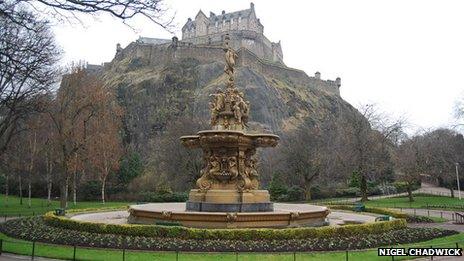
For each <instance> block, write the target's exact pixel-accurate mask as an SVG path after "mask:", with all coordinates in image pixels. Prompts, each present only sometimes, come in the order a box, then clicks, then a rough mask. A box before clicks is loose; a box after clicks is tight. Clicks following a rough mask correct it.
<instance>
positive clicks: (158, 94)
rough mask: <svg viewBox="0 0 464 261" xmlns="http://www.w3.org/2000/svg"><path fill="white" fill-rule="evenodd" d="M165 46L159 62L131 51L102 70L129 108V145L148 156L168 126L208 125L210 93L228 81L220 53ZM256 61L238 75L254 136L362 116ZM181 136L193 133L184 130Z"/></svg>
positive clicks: (328, 95) (307, 83) (305, 81)
mask: <svg viewBox="0 0 464 261" xmlns="http://www.w3.org/2000/svg"><path fill="white" fill-rule="evenodd" d="M163 48H165V49H166V50H165V51H163V50H162V49H161V50H157V52H156V53H157V55H158V57H159V59H158V58H157V57H156V56H153V52H151V51H150V53H145V54H140V53H138V54H136V52H135V51H134V50H129V49H130V48H129V49H128V50H127V51H126V52H125V53H123V54H118V55H117V56H116V58H115V59H114V60H113V61H112V62H111V63H109V64H108V65H106V66H105V70H104V72H103V77H104V79H105V81H106V83H107V84H108V85H110V86H112V87H113V88H115V89H116V90H117V92H118V97H119V99H120V101H121V103H122V104H123V106H124V107H125V108H126V116H125V134H126V135H125V141H126V142H127V143H128V144H130V145H131V146H133V147H134V148H136V149H137V150H138V151H140V152H141V154H142V155H143V156H145V157H147V156H149V154H150V153H153V149H150V146H149V144H151V143H152V141H153V139H156V137H158V138H159V137H163V135H165V134H166V133H165V130H166V126H167V125H168V124H172V123H175V122H176V121H181V120H185V119H190V120H194V121H201V124H200V125H199V126H204V127H205V128H206V127H208V126H207V125H208V124H207V123H208V121H209V109H208V102H209V94H211V93H213V92H214V91H215V90H216V89H217V88H224V86H225V82H226V76H224V74H223V68H224V62H223V59H216V58H217V55H218V53H217V50H214V53H213V52H212V54H211V57H214V59H208V57H204V56H205V54H206V56H208V55H207V54H208V52H207V51H205V50H202V54H203V55H202V56H201V57H199V56H196V55H190V57H189V55H182V56H180V55H176V50H174V51H173V50H171V49H170V47H169V46H167V47H163ZM239 55H240V53H239ZM166 57H168V58H166ZM239 59H240V58H239ZM247 59H255V58H253V57H252V56H248V58H247ZM253 62H254V61H252V60H248V61H241V63H239V66H238V68H237V74H236V85H237V87H238V88H239V89H240V90H242V91H243V92H244V93H245V96H246V98H247V99H248V100H249V101H250V103H251V112H250V113H251V114H250V121H251V122H250V124H249V125H250V127H249V131H250V132H252V131H258V130H259V131H266V130H267V131H270V132H273V133H276V134H281V133H283V132H287V131H290V130H292V129H295V128H296V127H298V126H299V125H300V124H301V123H302V121H303V120H304V119H306V118H307V117H310V118H311V120H312V121H314V122H318V121H321V120H323V119H324V118H325V117H330V116H340V117H344V115H359V113H358V112H357V110H356V109H354V108H353V107H352V106H351V105H350V104H348V103H347V102H346V101H344V100H343V99H342V98H341V97H340V96H339V95H338V94H337V93H334V92H331V91H325V90H324V89H321V88H319V86H317V85H316V84H317V82H315V81H314V80H312V79H311V77H307V76H306V77H307V79H306V78H305V77H300V78H299V79H298V80H296V78H295V77H294V76H293V75H292V74H290V73H287V71H286V70H285V69H282V71H279V68H277V67H276V68H273V69H272V71H270V70H260V69H257V67H256V66H251V65H252V64H253ZM292 70H294V69H292ZM295 71H297V70H295ZM300 72H301V71H300ZM298 77H299V76H298ZM359 117H361V116H360V115H359ZM195 125H196V126H198V123H197V122H195ZM205 125H206V126H205ZM197 131H198V130H197ZM181 132H182V131H181ZM181 134H194V133H192V130H187V129H185V133H181ZM155 153H156V152H155Z"/></svg>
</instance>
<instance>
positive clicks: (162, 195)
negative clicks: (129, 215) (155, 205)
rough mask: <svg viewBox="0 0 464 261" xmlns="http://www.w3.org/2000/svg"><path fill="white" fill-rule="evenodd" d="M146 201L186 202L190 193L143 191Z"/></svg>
mask: <svg viewBox="0 0 464 261" xmlns="http://www.w3.org/2000/svg"><path fill="white" fill-rule="evenodd" d="M141 198H142V201H144V202H185V201H187V199H188V195H187V193H185V192H145V193H141Z"/></svg>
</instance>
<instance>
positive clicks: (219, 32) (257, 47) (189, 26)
mask: <svg viewBox="0 0 464 261" xmlns="http://www.w3.org/2000/svg"><path fill="white" fill-rule="evenodd" d="M263 32H264V26H263V25H262V24H261V21H260V19H259V18H258V17H257V16H256V12H255V5H254V4H253V3H250V8H249V9H245V10H240V11H235V12H231V13H227V12H226V11H225V10H223V11H222V12H221V13H220V14H218V15H216V14H215V13H213V12H210V13H209V17H208V16H206V15H205V14H204V13H203V11H201V10H200V11H198V13H197V15H196V16H195V19H193V20H192V19H191V18H188V19H187V22H186V23H185V25H184V26H183V27H182V41H183V42H188V43H192V44H197V45H213V46H219V45H221V44H222V42H223V39H224V36H225V35H226V34H228V35H230V45H231V47H232V48H234V49H236V50H238V49H240V48H246V49H248V50H249V51H251V52H252V53H254V54H255V55H256V56H258V57H259V58H261V59H265V60H268V61H273V62H277V63H282V64H283V53H282V47H281V43H280V41H279V42H277V43H274V42H271V41H269V39H267V37H266V36H265V35H264V33H263Z"/></svg>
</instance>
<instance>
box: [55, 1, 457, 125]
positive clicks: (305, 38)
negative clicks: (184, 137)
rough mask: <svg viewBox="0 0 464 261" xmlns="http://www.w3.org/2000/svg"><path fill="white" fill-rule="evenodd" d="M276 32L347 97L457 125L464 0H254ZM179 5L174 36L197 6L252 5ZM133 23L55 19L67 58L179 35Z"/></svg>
mask: <svg viewBox="0 0 464 261" xmlns="http://www.w3.org/2000/svg"><path fill="white" fill-rule="evenodd" d="M253 2H254V3H255V10H256V13H257V16H258V18H260V19H261V23H262V24H263V25H264V34H265V35H266V36H267V37H268V38H269V39H270V40H271V41H279V40H281V41H282V49H283V54H284V62H285V64H286V65H287V66H290V67H294V68H298V69H302V70H304V71H305V72H306V73H307V74H308V75H310V76H312V75H314V73H315V72H316V71H320V72H321V74H322V78H323V79H331V80H334V79H335V78H336V77H341V79H342V87H341V96H342V97H343V98H344V99H345V100H347V101H348V102H350V103H351V104H352V105H354V106H358V105H359V104H366V103H375V104H377V105H378V106H379V108H381V110H383V111H385V112H388V113H389V114H391V115H392V116H393V117H399V116H404V117H406V118H407V119H408V121H409V123H410V132H412V131H413V130H417V129H421V128H433V127H441V126H450V125H453V123H454V120H453V107H454V104H455V101H456V100H457V99H458V98H459V97H464V84H463V80H464V77H463V76H464V74H463V72H464V1H438V0H437V1H425V0H418V1H411V0H409V1H404V0H402V1H392V0H389V1H372V0H365V1H353V0H350V1H346V0H340V1H335V0H333V1H331V0H320V1H298V0H286V1H270V0H254V1H253ZM165 3H166V5H167V6H168V7H170V8H171V11H172V12H173V13H174V12H175V13H176V14H175V23H176V24H177V27H176V31H175V35H177V36H178V37H179V38H181V31H180V29H181V27H182V26H183V24H184V23H185V22H186V21H187V18H188V17H192V18H194V17H195V15H196V14H197V12H198V10H200V9H201V10H202V11H203V12H204V13H205V14H207V15H209V12H210V11H212V12H214V13H216V14H218V13H220V12H221V11H222V10H225V11H226V12H231V11H237V10H242V9H247V8H249V5H250V1H246V0H234V1H230V0H229V1H225V0H196V1H186V0H165ZM133 25H134V27H135V28H137V31H136V32H134V31H133V30H132V29H130V28H129V27H127V26H125V25H123V24H122V23H121V22H120V21H118V20H115V19H112V18H110V17H106V16H102V17H99V18H98V19H97V20H95V19H86V22H85V26H82V25H73V26H71V25H59V26H55V28H54V31H55V33H56V37H57V41H58V43H59V44H60V45H61V47H62V48H63V50H64V51H65V55H64V60H63V61H64V62H70V61H75V60H85V61H88V62H89V63H94V64H100V63H102V62H107V61H111V59H112V58H113V57H114V54H115V46H116V43H121V45H122V46H123V47H125V46H126V45H128V44H129V43H130V42H132V41H134V40H136V39H137V38H138V37H139V36H146V37H156V38H168V39H169V38H171V37H172V36H173V35H172V34H170V33H168V32H166V31H164V30H163V29H161V28H159V27H157V26H156V25H154V24H152V23H150V22H148V21H146V20H143V19H138V20H136V21H134V22H133Z"/></svg>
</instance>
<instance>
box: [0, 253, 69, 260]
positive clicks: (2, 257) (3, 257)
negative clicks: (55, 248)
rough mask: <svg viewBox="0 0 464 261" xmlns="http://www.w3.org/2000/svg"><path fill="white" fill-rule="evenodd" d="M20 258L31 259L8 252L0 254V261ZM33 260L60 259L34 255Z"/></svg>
mask: <svg viewBox="0 0 464 261" xmlns="http://www.w3.org/2000/svg"><path fill="white" fill-rule="evenodd" d="M20 260H31V257H30V256H21V255H14V254H9V253H2V255H0V261H20ZM34 260H37V261H60V259H50V258H44V257H34Z"/></svg>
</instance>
